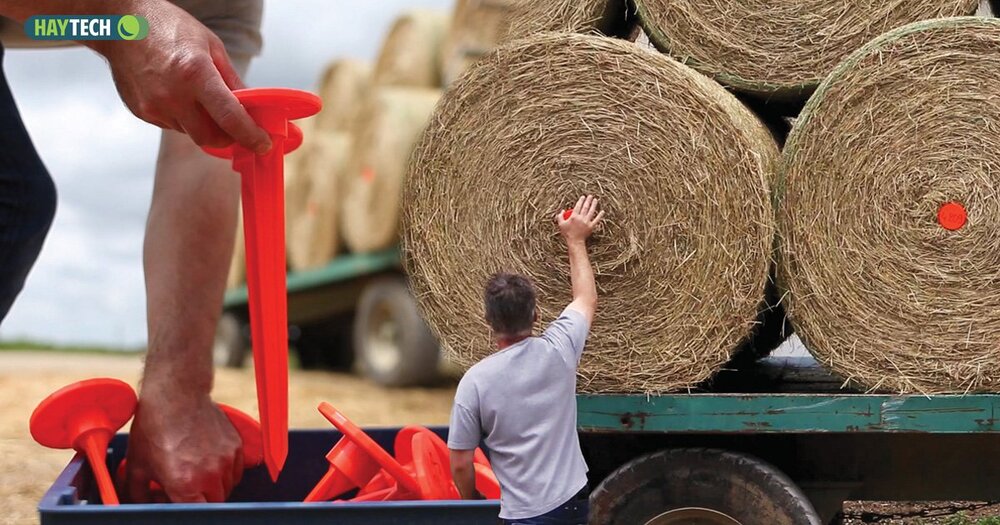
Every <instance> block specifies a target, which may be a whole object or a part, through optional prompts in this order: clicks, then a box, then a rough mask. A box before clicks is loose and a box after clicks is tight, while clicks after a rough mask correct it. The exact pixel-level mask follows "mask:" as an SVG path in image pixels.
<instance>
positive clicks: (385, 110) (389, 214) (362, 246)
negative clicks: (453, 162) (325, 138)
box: [341, 88, 441, 253]
mask: <svg viewBox="0 0 1000 525" xmlns="http://www.w3.org/2000/svg"><path fill="white" fill-rule="evenodd" d="M440 97H441V92H440V91H438V90H433V89H404V88H381V89H377V90H373V91H372V92H371V94H370V95H369V97H367V98H366V100H365V102H364V104H363V106H362V109H361V115H360V118H359V120H358V125H357V127H356V128H355V130H354V132H353V137H354V147H353V153H352V159H351V161H350V166H349V168H348V171H347V174H346V177H345V178H344V202H343V209H342V214H341V221H342V224H343V230H342V233H343V236H344V242H345V243H346V244H347V246H348V248H350V249H351V251H353V252H356V253H366V252H372V251H376V250H380V249H383V248H388V247H390V246H392V245H394V244H396V242H397V240H398V235H397V232H398V224H399V208H400V202H399V199H400V194H401V192H402V187H403V178H404V176H405V174H406V163H407V161H408V160H409V158H410V153H411V152H412V151H413V146H414V144H416V142H417V139H418V138H419V136H420V132H421V131H423V129H424V127H425V126H426V125H427V121H428V118H429V117H430V114H431V111H433V109H434V105H435V104H436V103H437V101H438V99H439V98H440Z"/></svg>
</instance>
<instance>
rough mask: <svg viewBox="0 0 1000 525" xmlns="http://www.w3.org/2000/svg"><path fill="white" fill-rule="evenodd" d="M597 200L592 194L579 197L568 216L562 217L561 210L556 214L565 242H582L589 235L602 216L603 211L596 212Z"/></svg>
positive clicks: (597, 207)
mask: <svg viewBox="0 0 1000 525" xmlns="http://www.w3.org/2000/svg"><path fill="white" fill-rule="evenodd" d="M598 204H599V202H598V200H597V198H596V197H594V196H593V195H587V196H586V197H580V199H579V200H577V201H576V206H574V207H573V213H572V214H571V215H570V216H569V218H564V216H563V212H559V213H558V214H556V222H557V223H558V224H559V231H560V232H561V233H562V235H563V238H564V239H566V243H567V244H568V243H571V242H583V241H585V240H587V237H590V234H591V233H593V231H594V229H595V228H597V225H598V224H600V223H601V219H602V218H604V212H603V211H600V212H598V209H599V206H598Z"/></svg>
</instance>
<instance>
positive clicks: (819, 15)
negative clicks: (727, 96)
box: [635, 0, 979, 99]
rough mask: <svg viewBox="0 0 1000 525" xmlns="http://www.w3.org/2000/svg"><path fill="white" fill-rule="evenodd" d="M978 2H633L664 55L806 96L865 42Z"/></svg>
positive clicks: (726, 79)
mask: <svg viewBox="0 0 1000 525" xmlns="http://www.w3.org/2000/svg"><path fill="white" fill-rule="evenodd" d="M978 4H979V0H901V1H897V2H873V1H871V0H842V1H835V2H831V1H829V0H798V1H794V2H789V1H787V0H762V1H759V2H753V3H748V2H745V1H743V0H635V6H636V10H637V13H638V17H639V20H640V23H641V24H642V26H643V27H644V29H645V30H646V32H647V33H648V34H649V37H650V39H651V40H652V41H653V43H654V44H655V45H656V46H657V47H658V48H659V49H661V50H663V51H664V52H665V53H669V54H670V55H672V56H674V57H675V58H677V59H678V60H681V61H683V62H685V63H686V64H688V65H690V66H691V67H694V68H695V69H697V70H699V71H701V72H702V73H705V74H706V75H709V76H711V77H713V78H715V79H716V80H718V81H719V82H721V83H723V84H725V85H727V86H731V87H733V88H735V89H737V90H740V91H745V92H748V93H754V94H758V95H766V96H768V97H772V98H784V99H802V98H805V97H806V96H808V94H809V93H810V92H812V90H813V89H814V88H815V87H816V85H817V84H819V82H820V81H821V80H822V79H823V77H825V76H826V75H827V73H829V72H830V70H832V69H833V67H834V66H835V65H836V64H837V63H838V62H840V61H841V60H843V59H844V58H845V57H846V56H847V55H849V54H850V53H852V52H853V51H854V50H856V49H858V48H859V47H861V45H863V44H864V43H865V42H868V41H869V40H871V39H872V38H875V37H876V36H878V35H879V34H881V33H883V32H885V31H888V30H890V29H892V28H894V27H899V26H902V25H904V24H908V23H910V22H915V21H918V20H925V19H929V18H939V17H946V16H956V15H968V14H972V13H973V12H974V11H975V10H976V6H977V5H978Z"/></svg>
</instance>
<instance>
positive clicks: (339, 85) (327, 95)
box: [315, 59, 372, 131]
mask: <svg viewBox="0 0 1000 525" xmlns="http://www.w3.org/2000/svg"><path fill="white" fill-rule="evenodd" d="M371 75H372V68H371V66H370V65H369V64H367V63H366V62H362V61H360V60H350V59H339V60H335V61H333V62H331V63H330V64H329V65H328V66H327V67H326V70H325V71H323V74H322V76H320V80H319V96H320V98H321V99H323V109H322V110H321V111H320V112H319V113H318V114H317V115H316V119H315V120H316V128H317V129H320V130H326V131H349V130H350V129H351V128H353V127H354V125H355V120H356V119H357V113H358V107H359V106H360V105H361V104H360V102H361V99H362V98H363V97H364V94H365V93H366V92H367V91H368V89H369V87H370V85H371Z"/></svg>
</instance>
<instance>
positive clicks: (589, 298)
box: [556, 195, 604, 325]
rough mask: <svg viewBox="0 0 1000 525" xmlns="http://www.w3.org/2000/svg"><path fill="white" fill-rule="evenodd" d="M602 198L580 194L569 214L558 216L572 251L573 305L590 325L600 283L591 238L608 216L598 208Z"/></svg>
mask: <svg viewBox="0 0 1000 525" xmlns="http://www.w3.org/2000/svg"><path fill="white" fill-rule="evenodd" d="M598 209H599V207H598V200H597V198H595V197H594V196H593V195H587V196H586V197H580V199H579V200H577V201H576V206H575V207H573V211H572V213H571V214H570V215H569V217H568V218H567V217H565V216H564V214H563V212H560V213H559V214H558V215H556V222H557V223H558V224H559V231H560V232H561V233H562V236H563V239H565V241H566V248H567V249H568V250H569V271H570V281H571V282H572V285H573V302H571V303H570V304H569V307H570V308H572V309H574V310H576V311H578V312H580V313H581V314H583V316H584V317H585V318H586V319H587V324H588V325H590V324H591V323H592V322H593V321H594V311H595V310H596V309H597V283H595V282H594V268H593V267H592V266H591V264H590V256H589V255H588V254H587V238H588V237H590V234H591V233H592V232H593V231H594V228H596V227H597V225H598V224H600V222H601V219H602V218H603V217H604V212H603V211H598Z"/></svg>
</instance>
